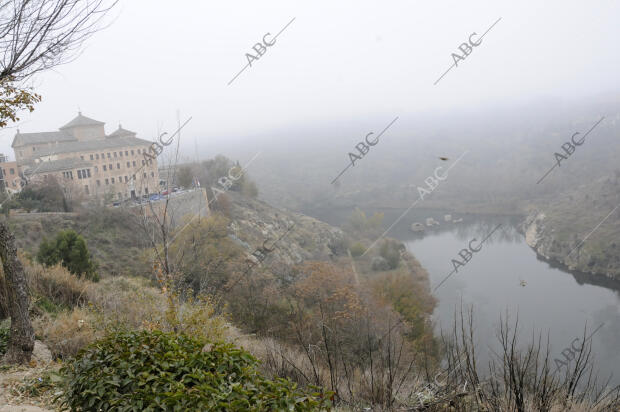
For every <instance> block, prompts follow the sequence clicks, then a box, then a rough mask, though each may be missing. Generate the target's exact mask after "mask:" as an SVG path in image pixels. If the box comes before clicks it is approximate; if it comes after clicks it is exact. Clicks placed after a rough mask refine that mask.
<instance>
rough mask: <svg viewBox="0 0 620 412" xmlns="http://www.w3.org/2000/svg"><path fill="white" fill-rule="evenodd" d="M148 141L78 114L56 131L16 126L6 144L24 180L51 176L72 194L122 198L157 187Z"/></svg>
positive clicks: (145, 193) (154, 154) (42, 178)
mask: <svg viewBox="0 0 620 412" xmlns="http://www.w3.org/2000/svg"><path fill="white" fill-rule="evenodd" d="M151 144H152V142H149V141H148V140H144V139H140V138H137V137H136V133H134V132H131V131H129V130H125V129H123V128H122V127H121V126H120V125H119V128H118V129H117V130H116V131H114V132H113V133H111V134H109V135H106V134H105V130H104V123H103V122H100V121H98V120H94V119H90V118H88V117H86V116H83V115H82V114H81V113H78V116H77V117H76V118H75V119H73V120H71V121H70V122H69V123H67V124H66V125H64V126H62V127H61V128H60V129H59V131H57V132H42V133H21V132H20V131H19V130H18V131H17V134H16V135H15V138H14V139H13V144H12V145H11V146H12V147H13V150H14V151H15V159H16V165H17V167H18V168H19V171H20V172H21V173H22V174H23V176H24V178H25V180H27V181H32V182H37V181H42V180H44V179H45V178H47V177H50V176H51V177H53V178H55V180H56V181H57V182H58V183H59V184H60V185H61V186H62V187H63V190H64V191H65V194H66V195H69V196H71V197H73V198H81V197H83V198H92V197H101V198H108V199H110V200H122V199H129V198H137V197H142V196H146V195H149V194H152V193H157V192H159V173H158V169H157V156H156V153H153V151H152V149H151ZM1 167H2V166H1V164H0V168H1Z"/></svg>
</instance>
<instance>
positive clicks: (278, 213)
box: [229, 192, 347, 272]
mask: <svg viewBox="0 0 620 412" xmlns="http://www.w3.org/2000/svg"><path fill="white" fill-rule="evenodd" d="M229 195H230V197H231V198H232V200H233V201H232V202H231V204H232V206H231V223H230V227H229V229H230V230H229V232H230V236H229V237H230V238H231V239H232V240H233V241H235V243H237V244H238V245H240V246H242V247H243V248H244V249H246V251H247V253H248V257H249V256H250V255H251V254H252V253H253V252H254V251H255V250H256V249H257V248H260V247H264V248H266V249H267V250H271V251H269V252H268V254H267V257H266V258H265V259H264V260H263V261H262V263H261V264H262V265H269V266H270V268H271V269H272V270H275V271H276V272H277V270H278V267H284V266H291V265H295V264H299V263H301V262H302V261H304V260H327V261H329V260H331V259H332V258H334V257H335V256H341V255H346V253H347V249H346V244H345V236H344V233H343V232H342V231H341V230H340V229H338V228H335V227H333V226H330V225H328V224H327V223H324V222H321V221H319V220H316V219H314V218H311V217H309V216H306V215H302V214H300V213H292V212H288V211H285V210H280V209H277V208H275V207H273V206H270V205H268V204H267V203H265V202H262V201H260V200H257V199H250V198H247V197H243V196H240V195H238V194H236V193H233V192H229Z"/></svg>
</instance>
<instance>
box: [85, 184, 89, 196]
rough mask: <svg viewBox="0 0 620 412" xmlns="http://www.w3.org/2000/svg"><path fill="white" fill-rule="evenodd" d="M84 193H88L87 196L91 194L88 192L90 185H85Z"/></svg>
mask: <svg viewBox="0 0 620 412" xmlns="http://www.w3.org/2000/svg"><path fill="white" fill-rule="evenodd" d="M84 191H85V192H86V194H89V192H88V185H84Z"/></svg>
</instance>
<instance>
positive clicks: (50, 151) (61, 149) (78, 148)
mask: <svg viewBox="0 0 620 412" xmlns="http://www.w3.org/2000/svg"><path fill="white" fill-rule="evenodd" d="M151 143H152V142H149V141H148V140H144V139H140V138H137V137H117V138H114V139H99V140H87V141H75V142H62V143H58V144H56V145H53V146H50V147H45V148H42V149H41V150H37V152H36V155H37V157H41V156H51V155H54V154H58V153H73V152H88V151H90V152H94V151H99V150H106V149H114V148H115V147H126V146H144V145H150V144H151Z"/></svg>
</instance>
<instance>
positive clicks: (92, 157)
mask: <svg viewBox="0 0 620 412" xmlns="http://www.w3.org/2000/svg"><path fill="white" fill-rule="evenodd" d="M33 149H34V148H33ZM129 152H131V155H132V156H134V155H135V152H134V150H133V149H131V150H125V156H127V157H129ZM144 152H146V149H145V150H144ZM140 153H142V149H138V154H140ZM106 154H107V155H108V159H111V158H112V157H123V151H122V150H121V151H119V152H108V153H101V159H105V157H106V156H105V155H106ZM80 158H81V159H82V160H84V156H80ZM90 160H99V153H93V154H91V155H90Z"/></svg>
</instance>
